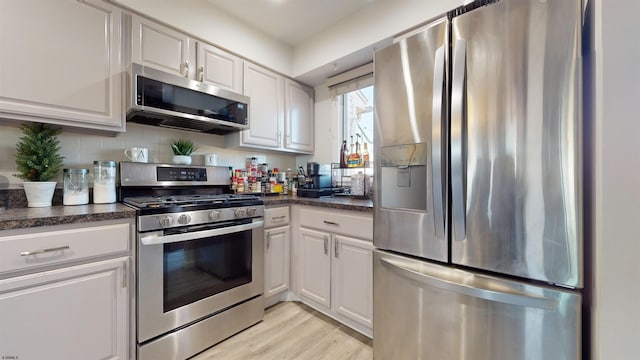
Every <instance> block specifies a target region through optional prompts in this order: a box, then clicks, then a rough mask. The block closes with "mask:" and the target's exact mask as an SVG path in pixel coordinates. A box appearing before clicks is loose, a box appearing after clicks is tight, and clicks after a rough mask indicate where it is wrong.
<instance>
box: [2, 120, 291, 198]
mask: <svg viewBox="0 0 640 360" xmlns="http://www.w3.org/2000/svg"><path fill="white" fill-rule="evenodd" d="M20 136H21V131H20V129H19V128H18V127H12V126H0V188H16V187H18V185H19V184H21V183H22V180H20V179H17V178H15V177H14V176H12V175H13V174H14V173H15V172H16V170H15V169H16V166H15V153H16V142H17V141H18V138H19V137H20ZM58 138H59V140H60V146H61V148H62V150H61V154H62V155H63V156H64V157H65V159H64V167H65V168H87V169H93V167H92V166H93V161H94V160H115V161H118V162H120V161H127V158H126V157H125V156H124V154H123V151H124V149H125V148H128V147H132V146H137V147H147V148H149V159H150V161H152V162H159V163H171V158H172V156H173V155H172V153H171V149H170V146H169V143H170V141H171V140H173V139H180V138H188V139H191V140H193V141H194V142H195V143H196V145H198V146H199V147H200V148H199V149H198V150H197V151H196V152H195V153H194V155H193V156H192V159H193V164H194V165H204V155H203V154H206V153H216V154H218V157H219V161H218V165H221V166H232V167H234V168H244V166H245V163H246V159H247V158H249V157H251V156H253V155H259V156H260V157H264V160H265V161H266V162H267V164H269V168H273V167H278V168H284V169H287V168H292V169H293V168H295V167H294V165H295V164H296V163H295V157H294V156H292V155H280V154H276V153H273V152H269V153H267V152H262V151H248V150H235V149H225V148H224V137H223V136H220V135H212V134H202V133H197V132H190V131H183V130H173V129H165V128H160V127H153V126H147V125H140V124H132V123H129V124H127V132H126V133H123V134H119V135H118V136H116V137H108V136H100V135H85V134H76V133H71V132H63V133H62V134H60V135H59V136H58ZM61 179H62V177H61V176H59V177H58V186H60V184H61Z"/></svg>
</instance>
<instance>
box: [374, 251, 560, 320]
mask: <svg viewBox="0 0 640 360" xmlns="http://www.w3.org/2000/svg"><path fill="white" fill-rule="evenodd" d="M380 262H381V263H382V265H384V266H387V267H389V268H390V269H392V270H393V271H395V272H396V273H398V274H399V275H401V276H404V277H406V278H409V279H411V280H414V281H417V282H419V283H422V284H425V285H428V286H432V287H437V288H439V289H442V290H446V291H452V292H455V293H457V294H462V295H466V296H471V297H474V298H479V299H484V300H489V301H495V302H500V303H504V304H510V305H515V306H521V307H534V308H539V309H543V310H555V309H556V308H557V307H558V301H557V300H556V299H550V298H546V297H541V296H536V295H532V294H527V293H524V292H510V291H504V289H502V290H500V291H499V290H494V289H487V288H482V287H473V286H470V285H466V284H461V283H459V282H454V281H450V280H445V279H441V278H439V277H437V276H433V275H431V274H426V273H422V272H420V271H418V270H417V269H411V268H410V266H405V265H404V264H403V263H402V261H398V260H396V259H385V258H381V259H380Z"/></svg>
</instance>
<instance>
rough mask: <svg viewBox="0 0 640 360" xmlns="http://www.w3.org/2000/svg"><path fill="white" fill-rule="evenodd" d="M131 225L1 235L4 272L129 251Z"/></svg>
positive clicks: (0, 269) (1, 268) (0, 270)
mask: <svg viewBox="0 0 640 360" xmlns="http://www.w3.org/2000/svg"><path fill="white" fill-rule="evenodd" d="M129 231H130V230H129V224H113V225H105V226H92V227H86V228H78V229H64V230H52V231H46V232H38V233H25V234H19V235H10V236H1V235H0V273H4V272H10V271H18V270H28V269H34V268H38V267H42V266H50V265H55V264H59V263H65V262H69V261H75V260H81V259H84V258H91V257H96V256H102V255H109V254H114V253H121V252H128V251H129Z"/></svg>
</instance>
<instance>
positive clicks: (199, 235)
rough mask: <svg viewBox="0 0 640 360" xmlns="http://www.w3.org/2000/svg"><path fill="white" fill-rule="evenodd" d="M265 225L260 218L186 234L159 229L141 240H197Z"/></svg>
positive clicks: (152, 241) (147, 242) (151, 241)
mask: <svg viewBox="0 0 640 360" xmlns="http://www.w3.org/2000/svg"><path fill="white" fill-rule="evenodd" d="M263 225H264V221H262V220H259V221H254V222H252V223H249V224H242V225H236V226H229V227H223V228H218V229H211V230H204V231H194V232H188V233H184V234H175V235H162V232H161V231H158V232H154V233H152V234H149V235H146V236H141V237H140V242H141V243H142V245H158V244H168V243H173V242H180V241H189V240H197V239H202V238H205V237H212V236H220V235H227V234H233V233H237V232H241V231H245V230H251V229H255V228H259V227H262V226H263ZM158 234H160V235H158Z"/></svg>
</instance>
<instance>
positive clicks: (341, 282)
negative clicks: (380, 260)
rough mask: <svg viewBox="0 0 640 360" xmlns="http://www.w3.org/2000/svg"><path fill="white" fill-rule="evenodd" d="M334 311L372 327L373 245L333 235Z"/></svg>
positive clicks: (368, 242)
mask: <svg viewBox="0 0 640 360" xmlns="http://www.w3.org/2000/svg"><path fill="white" fill-rule="evenodd" d="M333 256H334V259H333V260H334V266H333V271H334V275H333V294H334V300H333V310H334V311H335V312H337V313H338V314H340V315H343V316H346V317H348V318H349V319H351V320H354V321H357V322H359V323H360V324H362V325H365V326H367V327H369V328H371V327H372V325H373V324H372V318H373V270H372V269H373V244H372V243H371V242H370V241H363V240H358V239H354V238H350V237H347V236H341V235H334V254H333Z"/></svg>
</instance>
